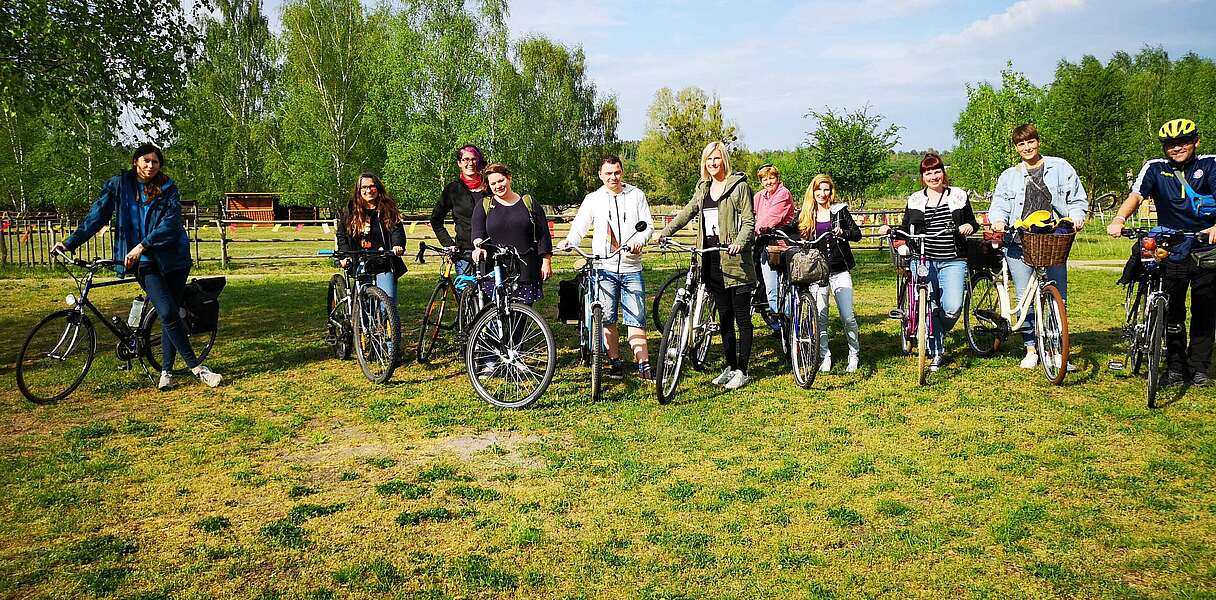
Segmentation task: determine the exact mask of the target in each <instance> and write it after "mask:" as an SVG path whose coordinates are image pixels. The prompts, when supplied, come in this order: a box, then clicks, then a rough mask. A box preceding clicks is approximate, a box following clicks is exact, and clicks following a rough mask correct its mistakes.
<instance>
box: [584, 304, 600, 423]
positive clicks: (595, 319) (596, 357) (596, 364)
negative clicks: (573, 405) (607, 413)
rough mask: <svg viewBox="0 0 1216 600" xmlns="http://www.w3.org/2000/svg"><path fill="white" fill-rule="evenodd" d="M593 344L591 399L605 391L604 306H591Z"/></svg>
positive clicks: (588, 334) (596, 398)
mask: <svg viewBox="0 0 1216 600" xmlns="http://www.w3.org/2000/svg"><path fill="white" fill-rule="evenodd" d="M587 336H588V340H587V341H588V342H590V345H591V364H590V365H589V366H590V367H591V399H592V400H599V399H600V394H601V393H602V392H603V391H604V308H603V307H601V306H599V305H598V304H597V305H595V306H592V307H591V326H590V327H589V328H588V331H587Z"/></svg>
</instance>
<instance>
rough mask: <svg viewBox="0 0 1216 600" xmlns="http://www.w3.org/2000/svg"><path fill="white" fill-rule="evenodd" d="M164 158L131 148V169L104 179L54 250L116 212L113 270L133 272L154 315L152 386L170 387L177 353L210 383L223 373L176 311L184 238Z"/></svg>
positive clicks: (156, 151) (184, 268) (66, 247)
mask: <svg viewBox="0 0 1216 600" xmlns="http://www.w3.org/2000/svg"><path fill="white" fill-rule="evenodd" d="M164 161H165V159H164V155H163V154H162V153H161V151H160V148H157V147H156V146H155V145H154V144H143V145H141V146H140V147H139V148H137V149H136V150H135V154H134V155H132V156H131V169H130V170H128V171H123V172H121V173H119V174H118V175H115V176H114V177H112V178H110V180H109V181H107V182H106V184H105V186H104V187H103V188H102V189H101V196H100V197H98V198H97V201H96V202H94V203H93V206H92V208H90V209H89V214H88V216H86V217H85V218H84V221H81V223H80V226H79V227H77V228H76V231H74V232H72V235H70V236H68V238H67V239H66V240H64V241H62V242H59V243H57V244H55V249H56V250H59V251H60V252H71V251H73V250H75V249H76V248H78V247H80V245H81V244H84V243H85V242H87V241H89V239H90V238H92V237H93V236H94V235H96V234H97V232H98V231H100V230H101V228H102V227H104V226H105V225H107V224H109V223H110V221H111V219H113V218H114V217H115V215H117V222H118V226H117V227H116V228H115V229H114V260H115V262H118V263H119V264H118V266H117V268H116V270H117V271H118V273H119V274H120V275H121V274H124V273H132V274H134V275H135V278H136V280H137V281H138V282H139V285H140V287H142V288H143V290H144V293H145V294H147V296H148V300H149V301H151V302H152V305H153V306H155V307H156V313H157V314H158V315H159V316H160V323H161V329H162V335H161V352H162V358H163V360H162V361H161V365H163V367H162V368H163V369H164V370H163V371H161V374H160V381H159V382H158V383H157V386H156V387H157V388H158V389H161V390H166V389H169V388H171V387H173V362H174V360H175V359H176V357H177V355H178V354H181V356H182V360H184V361H185V362H186V366H187V367H189V369H190V371H191V372H192V373H194V375H195V376H197V377H198V378H199V380H201V381H202V382H203V383H205V384H207V385H208V386H210V387H216V386H218V385H219V384H220V381H221V380H222V379H223V378H222V377H220V375H219V373H215V372H213V371H212V370H211V369H208V368H207V367H206V366H204V365H203V364H202V363H200V362H199V360H198V358H197V357H196V356H195V354H194V349H193V348H191V347H190V339H189V338H187V337H186V326H185V323H183V322H182V319H181V316H180V314H179V313H178V306H179V305H180V304H181V301H182V294H183V293H184V292H185V289H186V278H187V277H189V275H190V265H191V261H190V240H189V238H188V237H187V236H186V228H185V226H184V225H182V205H181V195H180V194H179V193H178V191H177V184H175V183H174V182H173V180H172V179H169V177H168V176H167V175H165V174H164V172H163V171H161V167H162V165H164Z"/></svg>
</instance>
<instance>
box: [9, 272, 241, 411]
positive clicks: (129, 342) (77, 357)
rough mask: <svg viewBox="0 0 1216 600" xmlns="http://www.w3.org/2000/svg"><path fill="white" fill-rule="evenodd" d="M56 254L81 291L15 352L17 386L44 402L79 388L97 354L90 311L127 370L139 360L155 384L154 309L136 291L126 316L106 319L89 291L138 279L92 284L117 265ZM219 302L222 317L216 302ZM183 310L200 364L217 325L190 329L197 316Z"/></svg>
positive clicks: (156, 333) (157, 331)
mask: <svg viewBox="0 0 1216 600" xmlns="http://www.w3.org/2000/svg"><path fill="white" fill-rule="evenodd" d="M53 256H54V257H55V258H56V259H58V260H61V261H62V262H63V264H64V269H65V270H66V271H67V272H68V274H69V275H71V276H72V279H73V280H75V282H76V288H77V293H76V294H74V295H68V297H67V299H66V301H67V305H68V308H66V309H64V310H59V311H56V312H53V313H51V314H49V315H47V316H46V317H44V318H43V319H42V320H41V321H39V322H38V324H37V325H35V326H34V328H33V329H31V330H30V332H29V334H27V335H26V336H25V341H24V342H23V343H22V344H21V351H20V352H19V353H18V354H17V389H19V390H21V395H23V396H25V397H26V398H27V399H28V400H29V401H30V402H36V403H39V404H44V403H48V402H56V401H59V400H62V399H64V398H66V397H68V395H69V394H71V393H72V392H73V391H75V390H76V388H77V387H79V386H80V384H81V382H83V381H84V378H85V375H88V373H89V369H90V368H91V367H92V366H93V359H94V357H95V356H96V354H97V331H96V330H95V329H94V327H93V322H92V320H90V319H89V315H88V313H92V314H93V317H94V318H96V319H97V320H98V321H99V322H100V323H101V324H102V325H105V327H106V329H109V330H110V333H112V334H114V337H115V338H117V339H118V344H117V345H116V346H115V352H116V353H117V355H118V359H119V360H120V361H123V362H125V363H126V365H125V367H124V368H125V369H130V368H131V367H132V364H131V363H132V362H133V361H137V360H138V361H139V363H140V366H141V367H142V368H143V370H144V374H145V375H147V377H148V379H149V381H152V382H153V383H155V380H154V379H153V377H152V373H156V372H159V371H160V370H161V367H162V365H161V364H160V361H159V357H158V356H157V354H158V353H159V352H160V348H161V338H160V331H161V328H160V325H159V323H158V322H157V321H158V318H157V314H156V308H155V307H153V306H152V303H150V302H145V301H144V298H143V296H142V295H137V296H136V297H135V300H134V301H133V302H132V304H131V309H130V311H129V312H128V314H127V318H126V319H120V318H119V317H116V316H112V317H109V318H106V317H105V315H103V314H102V313H101V311H100V310H98V309H97V307H96V306H95V305H94V304H93V302H92V301H91V300H89V292H91V291H92V290H94V289H96V288H101V287H110V286H114V285H126V284H128V283H135V281H136V280H135V278H119V279H114V280H110V281H101V282H94V278H95V277H96V275H97V272H98V271H101V270H103V269H106V270H114V269H115V267H116V266H117V265H118V263H117V262H115V261H113V260H110V259H102V258H95V259H93V260H91V261H85V260H81V259H78V258H72V257H70V256H67V255H66V254H62V253H59V252H55V253H53ZM68 264H71V265H74V266H76V267H79V268H81V269H84V271H85V274H84V276H83V277H78V276H77V275H76V274H75V273H73V272H72V270H71V269H68V268H67V265H68ZM216 302H217V304H216V305H215V308H216V309H217V313H216V319H217V320H218V308H219V306H218V300H217V301H216ZM85 309H88V313H86V312H85ZM183 310H184V311H186V312H187V314H186V318H185V319H184V321H183V325H184V326H185V327H186V331H187V335H188V337H189V339H190V346H191V347H192V348H193V349H194V352H195V354H196V355H197V356H198V360H199V362H202V361H203V360H204V359H206V358H207V354H208V353H210V352H211V347H212V346H213V345H214V344H215V335H216V330H217V329H218V327H210V331H202V329H205V328H197V327H191V321H192V320H193V318H194V317H193V316H192V315H190V314H189V312H188V308H187V307H185V306H183ZM216 324H218V323H216ZM196 331H197V332H196ZM149 367H151V369H149Z"/></svg>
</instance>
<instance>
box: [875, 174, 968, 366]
mask: <svg viewBox="0 0 1216 600" xmlns="http://www.w3.org/2000/svg"><path fill="white" fill-rule="evenodd" d="M920 179H921V184H923V185H924V186H925V187H924V188H922V189H921V190H920V191H918V192H913V193H912V195H911V196H908V207H907V208H906V209H904V221H903V223H902V224H901V225H899V226H898V228H899V230H900V231H904V232H907V233H915V234H922V233H923V234H926V235H928V236H930V237H929V238H928V239H926V241H925V247H924V251H925V257H926V258H928V259H929V260H928V263H929V281H931V282H933V284H934V285H933V304H934V309H933V336H932V337H931V338H930V339H929V354H930V355H932V356H933V361H932V362H931V363H930V364H929V370H931V371H936V370H938V369H939V368H941V366H942V365H943V364H945V360H946V359H945V357H946V347H945V337H946V334H947V333H949V332H950V330H951V329H952V328H953V327H954V324H955V323H957V322H958V318H959V316H961V315H962V312H963V297H964V295H965V294H966V293H967V236H969V235H971V234H972V233H975V231H977V230H978V229H979V227H980V225H979V223H977V222H976V221H975V211H974V210H972V208H971V202H970V201H969V200H968V199H967V191H966V190H964V189H962V188H957V187H953V186H951V185H950V178H949V177H948V176H947V175H946V165H945V164H944V163H943V162H942V157H940V156H938V155H937V154H934V153H932V152H930V153H928V154H926V155H925V157H924V158H923V159H921V161H920ZM888 231H890V228H889V227H887V226H886V225H883V226H882V227H881V228H879V230H878V232H879V233H880V234H882V235H886V234H887V232H888Z"/></svg>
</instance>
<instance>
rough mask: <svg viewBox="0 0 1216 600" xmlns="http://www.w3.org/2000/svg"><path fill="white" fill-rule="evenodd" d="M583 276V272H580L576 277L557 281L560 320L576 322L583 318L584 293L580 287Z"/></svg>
mask: <svg viewBox="0 0 1216 600" xmlns="http://www.w3.org/2000/svg"><path fill="white" fill-rule="evenodd" d="M583 277H584V276H583V274H582V273H579V274H578V276H577V277H575V278H574V279H566V280H563V281H559V282H557V320H558V321H561V322H563V323H569V324H575V323H578V322H580V321H582V320H583V295H582V291H581V290H580V289H579V288H580V287H581V286H582V283H583Z"/></svg>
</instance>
